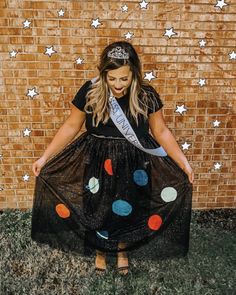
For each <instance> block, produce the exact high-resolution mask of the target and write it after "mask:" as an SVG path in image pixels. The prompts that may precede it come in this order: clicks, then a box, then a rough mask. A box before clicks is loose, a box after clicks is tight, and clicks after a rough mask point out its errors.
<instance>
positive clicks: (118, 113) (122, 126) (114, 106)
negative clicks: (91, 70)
mask: <svg viewBox="0 0 236 295" xmlns="http://www.w3.org/2000/svg"><path fill="white" fill-rule="evenodd" d="M95 80H96V78H93V79H92V80H91V81H92V83H94V82H95ZM109 105H110V110H111V111H110V117H111V119H112V121H113V123H114V124H115V125H116V127H117V128H118V130H119V131H120V132H121V133H122V134H123V136H124V137H125V138H126V139H127V140H128V141H129V142H130V143H132V144H133V145H135V146H136V147H137V148H139V149H140V150H142V151H144V152H146V153H148V154H151V155H154V156H159V157H166V156H167V153H166V151H165V150H164V149H163V147H161V146H160V147H159V148H156V149H146V148H144V147H143V146H142V144H141V143H140V141H139V140H138V138H137V136H136V134H135V132H134V130H133V128H132V127H131V125H130V123H129V121H128V120H127V118H126V116H125V114H124V112H123V110H122V108H121V107H120V105H119V104H118V102H117V100H116V99H115V97H114V95H113V94H112V93H111V92H110V97H109Z"/></svg>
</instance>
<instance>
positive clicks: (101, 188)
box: [31, 100, 192, 259]
mask: <svg viewBox="0 0 236 295" xmlns="http://www.w3.org/2000/svg"><path fill="white" fill-rule="evenodd" d="M118 101H119V100H118ZM114 128H116V127H115V126H114ZM139 140H140V142H141V144H142V145H143V146H144V147H145V148H156V147H159V146H160V145H159V144H158V142H157V141H156V140H155V139H154V138H153V137H152V136H151V135H150V134H149V133H148V132H145V133H143V134H142V135H139ZM191 207H192V184H191V183H190V182H189V180H188V176H187V174H186V173H185V172H184V171H183V170H182V169H181V168H180V167H179V166H178V165H177V164H176V163H175V161H174V160H173V159H172V158H170V157H169V156H168V155H167V156H165V157H159V156H152V155H150V154H147V153H145V152H143V151H141V150H139V149H137V148H136V147H135V146H134V145H132V144H131V143H129V142H128V141H127V140H126V139H125V138H124V137H123V136H110V135H109V136H108V135H99V134H95V133H92V132H91V130H87V131H86V132H85V133H83V134H81V135H80V136H79V137H78V138H76V139H75V140H73V142H71V143H70V144H69V145H67V146H66V147H65V148H64V149H63V150H62V151H61V152H60V153H58V154H57V155H55V156H54V157H53V158H51V159H50V160H49V161H48V162H47V163H46V164H45V165H44V166H43V168H42V169H41V171H40V174H39V176H38V177H36V182H35V191H34V200H33V211H32V227H31V237H32V239H33V240H35V241H37V242H39V243H46V244H49V245H50V246H51V247H56V248H59V249H61V250H62V251H73V252H76V253H79V254H81V255H93V254H94V253H95V249H99V250H102V251H106V252H107V253H110V254H111V255H115V254H116V253H117V251H122V250H125V251H129V253H130V255H131V254H132V255H133V256H134V257H136V258H140V259H145V258H146V259H148V258H150V259H155V258H156V259H160V258H162V257H168V256H179V255H181V256H182V255H186V254H187V253H188V250H189V233H190V221H191ZM119 242H122V243H123V244H125V245H126V248H124V249H120V248H119V247H118V243H119Z"/></svg>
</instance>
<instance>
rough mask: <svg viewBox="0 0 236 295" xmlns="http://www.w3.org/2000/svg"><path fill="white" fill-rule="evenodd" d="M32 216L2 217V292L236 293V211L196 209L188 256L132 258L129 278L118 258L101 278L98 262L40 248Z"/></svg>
mask: <svg viewBox="0 0 236 295" xmlns="http://www.w3.org/2000/svg"><path fill="white" fill-rule="evenodd" d="M31 214H32V212H31V210H27V211H25V212H22V211H20V210H11V209H7V210H5V211H2V212H1V214H0V221H1V236H0V239H1V240H0V245H1V249H0V251H1V267H0V278H1V286H0V291H1V294H4V295H10V294H12V295H13V294H14V295H17V294H23V295H26V294H27V295H28V294H30V295H31V294H32V295H38V294H47V295H58V294H60V295H63V294H65V295H70V294H71V295H72V294H73V295H77V294H78V295H80V294H82V295H93V294H96V295H97V294H102V295H106V294H107V295H108V294H109V295H110V294H111V295H114V294H117V295H123V294H124V295H125V294H129V295H133V294H135V295H136V294H137V295H139V294H140V295H145V294H147V295H151V294H161V295H175V294H181V295H185V294H188V295H190V294H196V295H198V294H199V295H200V294H203V295H210V294H214V295H218V294H219V295H224V294H225V295H233V294H235V293H234V291H235V290H236V285H235V276H234V273H235V257H236V253H235V252H236V251H235V244H236V243H235V242H236V236H235V219H234V218H235V209H216V210H209V211H199V210H194V211H193V212H192V220H191V232H190V249H189V253H188V255H187V256H186V257H184V258H166V259H161V260H160V261H158V262H157V261H150V260H146V261H145V260H143V261H137V260H136V259H130V261H129V264H130V271H129V274H128V276H126V277H122V276H120V275H118V274H117V271H116V259H115V258H114V257H109V256H108V259H107V267H108V272H107V273H106V274H105V275H100V276H99V275H97V274H96V273H94V258H90V257H81V256H78V255H75V254H71V253H65V252H62V251H60V250H57V249H52V248H50V247H49V246H48V245H45V244H43V245H41V246H39V245H38V244H37V243H35V242H34V241H32V240H31V237H30V229H31Z"/></svg>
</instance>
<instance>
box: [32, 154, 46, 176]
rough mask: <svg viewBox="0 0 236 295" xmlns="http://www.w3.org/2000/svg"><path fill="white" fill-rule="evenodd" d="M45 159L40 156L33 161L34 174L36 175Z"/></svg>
mask: <svg viewBox="0 0 236 295" xmlns="http://www.w3.org/2000/svg"><path fill="white" fill-rule="evenodd" d="M46 162H47V159H46V158H45V157H44V156H42V157H41V158H39V159H38V160H37V161H35V162H34V163H33V166H32V170H33V173H34V175H35V176H38V175H39V173H40V170H41V169H42V167H43V166H44V165H45V164H46Z"/></svg>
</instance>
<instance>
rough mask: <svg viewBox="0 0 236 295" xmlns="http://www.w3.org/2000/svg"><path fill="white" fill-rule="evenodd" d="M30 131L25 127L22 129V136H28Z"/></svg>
mask: <svg viewBox="0 0 236 295" xmlns="http://www.w3.org/2000/svg"><path fill="white" fill-rule="evenodd" d="M30 132H31V130H30V129H28V128H25V129H24V130H23V136H30Z"/></svg>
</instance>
